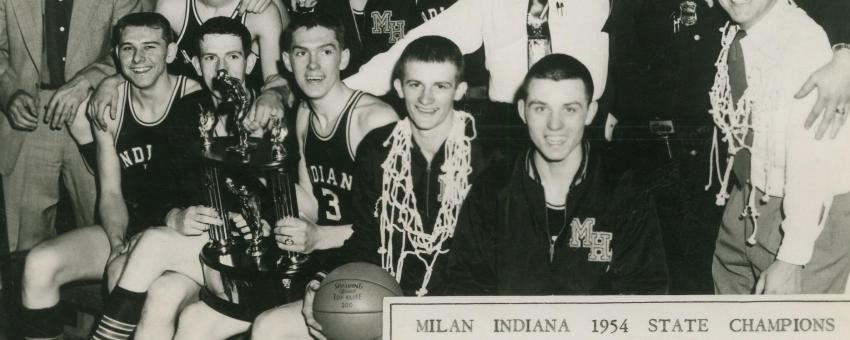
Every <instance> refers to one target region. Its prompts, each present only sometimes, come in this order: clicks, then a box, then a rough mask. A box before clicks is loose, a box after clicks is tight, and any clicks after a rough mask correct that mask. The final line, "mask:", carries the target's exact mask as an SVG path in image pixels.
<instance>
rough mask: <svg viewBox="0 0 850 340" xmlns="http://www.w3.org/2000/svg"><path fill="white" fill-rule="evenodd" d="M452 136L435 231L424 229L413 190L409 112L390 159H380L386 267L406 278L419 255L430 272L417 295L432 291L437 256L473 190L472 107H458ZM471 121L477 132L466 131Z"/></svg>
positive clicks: (394, 136) (392, 141)
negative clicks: (410, 262) (410, 263)
mask: <svg viewBox="0 0 850 340" xmlns="http://www.w3.org/2000/svg"><path fill="white" fill-rule="evenodd" d="M450 119H454V122H453V123H452V126H451V130H450V132H449V136H448V138H447V139H446V144H445V152H446V156H445V161H444V162H443V165H441V166H440V171H441V174H440V175H439V177H438V180H439V182H440V188H441V192H442V195H441V196H442V201H441V202H440V210H439V211H438V212H437V220H436V222H434V228H433V230H432V231H431V233H428V232H426V231H425V228H424V227H423V225H422V217H420V216H419V212H418V211H417V210H416V196H415V195H414V192H413V179H412V177H411V172H410V165H411V154H410V148H411V146H412V144H413V140H412V136H411V124H412V123H411V122H410V119H409V118H405V119H404V120H402V121H400V122H399V123H398V124H396V126H395V128H394V129H393V131H392V133H391V134H390V137H389V138H387V140H386V141H384V146H387V145H389V146H390V151H389V153H388V154H387V159H386V160H384V163H383V164H381V168H383V170H384V171H383V172H384V174H383V179H382V189H381V190H382V192H381V197H380V198H379V199H378V202H377V203H376V204H375V217H378V218H379V222H380V233H381V247H380V248H379V249H378V253H379V254H381V267H383V268H384V270H386V271H387V272H389V273H390V275H393V276H394V277H395V279H396V281H399V282H401V276H402V273H403V272H404V264H405V261H407V260H408V259H413V260H418V261H420V262H421V263H422V264H423V265H424V266H425V276H424V277H423V279H422V286H421V287H420V288H419V289H418V290H417V291H416V295H417V296H423V295H426V294H428V290H427V288H426V287H428V282H429V281H430V280H431V274H432V273H433V269H434V265H435V264H436V263H437V258H438V257H439V256H440V255H442V254H445V253H448V251H449V250H448V249H443V242H445V241H446V240H447V239H449V238H451V237H452V235H453V234H454V229H455V224H457V215H458V213H459V212H460V207H461V204H462V203H463V200H464V198H466V194H467V193H468V192H469V188H470V183H469V175H470V174H471V173H472V164H471V149H472V147H471V144H472V140H474V139H475V135H476V132H475V120H474V119H473V118H472V116H471V115H470V114H469V113H466V112H463V111H454V112H453V115H452V118H450ZM467 125H469V126H471V127H472V129H473V132H472V136H467V135H466V127H467ZM396 233H399V234H401V244H394V243H393V236H394V235H395V234H396ZM396 246H398V247H399V248H401V249H400V252H399V255H398V256H399V257H398V259H396V258H394V256H395V255H394V254H395V252H394V248H395V247H396Z"/></svg>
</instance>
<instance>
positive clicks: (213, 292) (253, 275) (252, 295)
mask: <svg viewBox="0 0 850 340" xmlns="http://www.w3.org/2000/svg"><path fill="white" fill-rule="evenodd" d="M245 250H246V249H245V248H244V246H242V247H240V246H238V245H237V246H234V247H233V248H231V249H230V251H229V252H228V253H227V254H223V255H222V253H221V252H220V251H219V250H218V249H216V248H215V247H204V248H203V249H202V250H201V254H200V259H201V266H202V267H203V272H204V289H202V290H201V292H200V298H201V301H203V302H204V303H206V304H207V305H208V306H210V307H211V308H212V309H214V310H216V311H217V312H219V313H222V314H224V315H227V316H229V317H231V318H234V319H238V320H242V321H246V322H252V321H253V320H254V318H256V317H257V315H259V314H260V313H262V312H264V311H266V310H268V309H271V308H274V307H277V306H280V305H284V304H287V303H290V302H294V301H298V300H300V299H302V298H303V297H304V288H305V287H306V285H307V283H308V282H310V279H311V278H312V277H313V274H314V273H313V270H311V265H310V264H311V263H310V261H307V262H303V263H300V264H296V265H294V266H290V264H289V259H288V258H287V257H286V256H285V255H284V252H283V251H281V250H280V249H279V248H277V247H274V246H269V247H266V248H265V252H264V253H263V255H262V256H258V257H255V256H250V255H248V254H247V253H246V251H245ZM292 267H294V268H297V270H292V269H293V268H292Z"/></svg>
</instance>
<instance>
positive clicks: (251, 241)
mask: <svg viewBox="0 0 850 340" xmlns="http://www.w3.org/2000/svg"><path fill="white" fill-rule="evenodd" d="M217 82H218V84H219V85H221V86H222V87H223V88H222V89H221V91H220V93H222V97H223V98H222V104H225V103H228V105H225V106H224V108H222V105H219V107H218V109H219V110H233V111H232V112H229V114H232V117H235V121H232V123H235V124H236V128H237V131H238V135H237V136H235V137H210V136H209V131H210V130H211V128H212V127H211V126H209V125H208V124H209V123H208V122H209V121H211V120H213V119H212V117H207V118H204V117H201V118H200V121H199V123H200V126H199V130H200V131H201V136H202V139H203V140H204V144H205V146H204V148H203V163H204V166H203V168H204V179H205V187H206V190H207V197H208V199H209V203H210V204H209V205H210V206H211V207H212V208H214V209H215V210H216V211H217V212H218V214H219V216H220V217H221V219H222V220H223V221H225V223H224V225H220V226H210V228H209V230H208V234H209V239H210V240H209V242H208V243H207V245H206V246H204V248H203V249H202V250H201V254H200V259H201V264H202V267H203V272H204V289H203V290H202V291H201V300H202V301H204V303H206V304H207V305H209V306H210V307H212V308H213V309H215V310H216V311H218V312H220V313H222V314H225V315H227V316H230V317H233V318H235V319H239V320H244V321H248V322H250V321H252V320H253V319H254V318H255V317H256V316H257V315H259V313H261V312H263V311H265V310H267V309H269V308H272V307H276V306H279V305H283V304H285V303H288V302H292V301H296V300H299V299H301V298H302V297H303V295H304V288H305V286H306V284H307V282H309V280H310V278H311V277H312V275H313V272H312V271H311V262H310V261H309V256H307V255H306V254H301V253H295V252H289V251H283V250H281V249H280V248H278V247H277V246H276V244H275V243H274V240H273V239H272V238H270V237H267V236H264V231H263V228H264V225H266V224H268V225H274V223H275V222H276V221H277V220H279V219H281V218H283V217H287V216H298V202H297V199H296V195H295V181H294V180H295V174H296V173H297V171H296V166H297V163H298V159H297V158H296V157H293V155H294V156H297V153H287V152H286V150H285V146H284V139H285V137H286V135H287V129H286V123H285V122H284V121H283V120H282V119H276V120H274V121H273V122H272V123H271V124H270V131H269V137H268V138H257V137H248V132H247V131H246V130H245V129H244V128H243V127H242V125H243V124H242V120H243V119H244V118H245V112H246V111H247V108H248V107H249V106H250V103H248V96H247V95H246V93H245V89H244V88H243V87H242V82H241V81H240V80H239V79H236V78H233V77H229V76H228V75H227V72H226V71H219V75H218V78H217ZM220 113H221V112H219V114H218V116H222V115H221V114H220ZM205 114H206V112H205ZM207 141H208V142H209V143H208V145H207V143H206V142H207ZM233 214H241V215H242V218H243V219H244V221H245V222H246V225H245V226H241V225H240V226H236V225H235V223H234V222H233V219H232V218H231V217H232V216H233Z"/></svg>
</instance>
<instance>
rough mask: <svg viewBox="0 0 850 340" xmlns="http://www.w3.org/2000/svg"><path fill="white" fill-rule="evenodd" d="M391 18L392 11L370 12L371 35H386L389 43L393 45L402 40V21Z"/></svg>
mask: <svg viewBox="0 0 850 340" xmlns="http://www.w3.org/2000/svg"><path fill="white" fill-rule="evenodd" d="M392 17H393V11H384V12H383V13H378V12H377V11H375V12H372V34H381V33H387V34H389V35H390V36H389V39H388V40H389V43H390V44H395V43H396V41H399V40H401V38H404V20H392Z"/></svg>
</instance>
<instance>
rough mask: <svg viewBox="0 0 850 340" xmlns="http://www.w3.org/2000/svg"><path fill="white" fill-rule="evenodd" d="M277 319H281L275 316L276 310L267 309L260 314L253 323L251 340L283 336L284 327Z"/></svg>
mask: <svg viewBox="0 0 850 340" xmlns="http://www.w3.org/2000/svg"><path fill="white" fill-rule="evenodd" d="M275 321H280V319H277V318H275V317H274V310H270V311H265V312H263V314H260V315H258V316H257V318H256V319H254V323H253V324H252V325H251V340H258V339H277V338H281V333H283V328H282V327H280V325H279V324H276V323H275Z"/></svg>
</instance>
